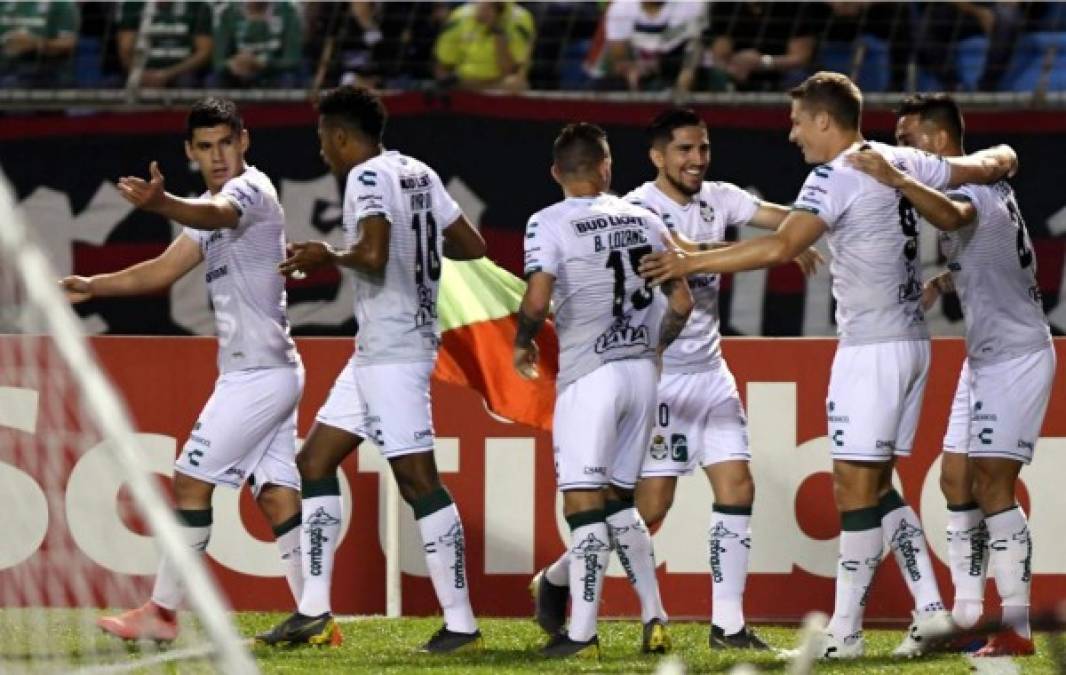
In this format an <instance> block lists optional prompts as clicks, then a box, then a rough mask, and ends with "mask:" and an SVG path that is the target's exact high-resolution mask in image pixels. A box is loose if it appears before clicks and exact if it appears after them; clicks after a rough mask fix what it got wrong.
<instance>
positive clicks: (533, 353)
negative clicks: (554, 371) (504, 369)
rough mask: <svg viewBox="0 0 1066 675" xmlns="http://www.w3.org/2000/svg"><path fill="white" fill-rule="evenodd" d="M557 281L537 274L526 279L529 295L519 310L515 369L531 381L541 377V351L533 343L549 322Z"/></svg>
mask: <svg viewBox="0 0 1066 675" xmlns="http://www.w3.org/2000/svg"><path fill="white" fill-rule="evenodd" d="M554 288H555V277H554V276H552V275H551V274H548V273H547V272H533V273H532V274H530V275H529V277H528V278H527V279H526V292H525V294H524V295H523V296H522V303H521V304H520V305H519V307H518V331H517V332H516V333H515V339H514V359H513V362H514V367H515V370H517V371H518V374H519V375H521V376H522V377H524V378H526V379H527V380H535V379H536V378H537V377H539V376H540V373H539V372H538V371H537V357H538V355H539V354H540V350H539V349H538V348H537V343H536V342H534V341H533V339H534V338H535V337H537V333H539V332H540V329H541V327H542V326H543V325H544V321H545V320H546V319H547V318H548V309H549V308H550V306H551V298H552V290H553V289H554Z"/></svg>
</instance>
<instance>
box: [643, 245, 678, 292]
mask: <svg viewBox="0 0 1066 675" xmlns="http://www.w3.org/2000/svg"><path fill="white" fill-rule="evenodd" d="M690 259H691V258H690V256H688V255H687V254H686V253H685V252H684V251H679V250H677V249H674V250H670V251H659V252H658V253H649V254H648V255H646V256H644V257H643V258H641V259H640V265H639V267H638V268H637V271H638V272H639V273H640V276H642V277H644V278H645V279H647V280H648V281H650V282H651V285H652V286H658V285H659V284H661V283H663V282H664V281H669V280H671V279H683V278H684V277H687V276H688V274H689V273H688V261H689V260H690Z"/></svg>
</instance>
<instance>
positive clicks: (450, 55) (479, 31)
mask: <svg viewBox="0 0 1066 675" xmlns="http://www.w3.org/2000/svg"><path fill="white" fill-rule="evenodd" d="M533 38H534V26H533V15H532V14H530V13H529V10H527V9H525V8H524V7H521V6H519V5H517V4H515V3H513V2H484V1H480V2H470V3H467V4H465V5H462V6H461V7H458V8H456V9H455V10H453V11H452V13H451V15H449V16H448V22H447V23H446V24H445V26H444V30H443V31H442V32H441V34H440V37H438V38H437V46H436V57H437V69H436V70H437V72H436V76H437V81H438V82H440V83H442V84H451V83H458V85H459V86H460V87H463V88H467V89H492V88H498V89H506V90H509V91H521V90H524V89H528V88H529V83H528V81H527V79H526V74H527V71H528V69H529V57H530V54H531V53H532V50H533Z"/></svg>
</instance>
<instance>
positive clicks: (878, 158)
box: [848, 146, 1006, 232]
mask: <svg viewBox="0 0 1066 675" xmlns="http://www.w3.org/2000/svg"><path fill="white" fill-rule="evenodd" d="M1003 147H1006V146H1003ZM848 163H849V164H851V165H852V166H853V167H855V168H856V169H858V170H859V171H862V172H863V173H865V174H868V175H869V176H871V177H872V178H874V179H875V180H877V182H879V183H882V184H884V185H887V186H888V187H890V188H894V189H896V190H899V192H900V194H902V195H903V196H904V197H906V198H907V199H908V200H909V201H910V203H911V205H912V206H914V208H915V210H917V211H918V213H920V214H921V215H922V217H923V218H925V219H926V220H928V221H929V224H931V225H932V226H933V227H935V228H937V229H938V230H944V231H946V232H951V231H953V230H957V229H959V228H960V227H964V226H966V225H969V224H970V223H972V222H973V221H974V219H975V218H976V217H977V210H976V209H975V208H974V207H973V204H971V203H970V202H969V201H965V200H955V199H951V198H949V197H947V196H945V195H944V194H943V193H942V192H940V191H939V190H934V189H933V188H931V187H929V186H927V185H925V184H924V183H922V182H920V181H918V180H917V179H915V178H913V177H912V176H909V175H907V174H906V173H904V172H902V171H900V170H899V169H898V168H896V167H894V166H892V164H891V163H889V161H888V160H887V159H885V158H884V156H883V155H881V154H880V153H878V152H876V151H874V150H860V151H859V152H854V153H852V154H851V155H849V156H848Z"/></svg>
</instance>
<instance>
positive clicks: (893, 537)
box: [879, 490, 944, 615]
mask: <svg viewBox="0 0 1066 675" xmlns="http://www.w3.org/2000/svg"><path fill="white" fill-rule="evenodd" d="M879 508H880V509H881V532H882V535H883V536H884V538H885V542H884V543H885V544H886V545H888V547H889V548H890V549H891V550H892V553H893V554H894V555H895V557H896V564H897V565H898V566H899V572H900V574H901V575H902V576H903V581H905V582H906V583H907V588H908V590H910V592H911V597H913V598H914V608H915V609H916V610H918V614H919V615H924V614H929V613H930V612H942V611H944V602H943V600H942V599H941V598H940V588H938V587H937V585H936V577H935V576H934V575H933V561H932V559H931V558H930V557H929V544H928V543H927V542H926V540H925V534H924V533H923V532H922V523H921V521H920V520H918V514H917V513H915V512H914V509H912V508H911V507H910V506H907V504H906V503H904V501H903V499H902V498H901V497H900V495H899V493H898V492H896V491H895V490H890V491H889V492H888V494H886V495H885V496H884V497H882V498H881V503H880V505H879Z"/></svg>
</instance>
